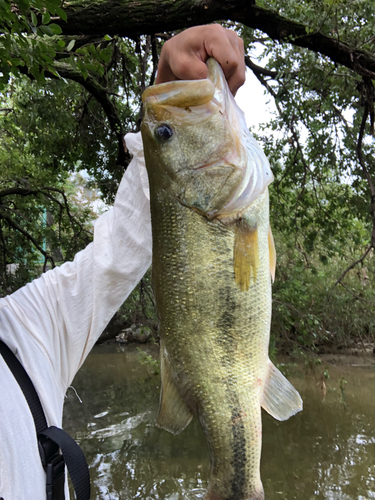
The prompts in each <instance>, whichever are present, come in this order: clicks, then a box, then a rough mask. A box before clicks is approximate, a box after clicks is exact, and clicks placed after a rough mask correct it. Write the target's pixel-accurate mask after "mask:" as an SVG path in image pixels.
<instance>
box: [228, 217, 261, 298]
mask: <svg viewBox="0 0 375 500" xmlns="http://www.w3.org/2000/svg"><path fill="white" fill-rule="evenodd" d="M233 263H234V276H235V280H236V283H237V284H238V285H239V286H240V288H241V291H243V292H246V291H247V290H248V289H249V287H250V284H251V283H252V282H253V283H255V281H256V278H257V270H258V266H259V246H258V231H257V228H256V226H255V227H250V226H249V224H248V223H247V222H246V220H245V219H241V220H240V221H238V222H237V227H236V234H235V238H234V252H233Z"/></svg>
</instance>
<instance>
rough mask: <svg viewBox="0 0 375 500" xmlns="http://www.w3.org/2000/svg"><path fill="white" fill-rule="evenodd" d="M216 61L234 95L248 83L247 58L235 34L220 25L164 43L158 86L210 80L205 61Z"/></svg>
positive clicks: (191, 31)
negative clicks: (171, 82) (246, 74)
mask: <svg viewBox="0 0 375 500" xmlns="http://www.w3.org/2000/svg"><path fill="white" fill-rule="evenodd" d="M209 57H214V58H215V59H216V60H217V61H218V63H219V64H220V65H221V67H222V68H223V71H224V74H225V77H226V79H227V81H228V85H229V88H230V90H231V92H232V94H233V95H236V92H237V90H238V89H239V88H240V87H241V85H243V84H244V82H245V70H246V67H245V54H244V45H243V41H242V39H241V38H240V37H239V36H238V35H237V33H236V32H234V31H232V30H229V29H225V28H223V27H222V26H220V25H219V24H210V25H207V26H194V27H193V28H189V29H187V30H185V31H183V32H182V33H180V34H178V35H176V36H174V37H172V38H171V39H170V40H168V41H167V42H165V44H164V46H163V48H162V51H161V54H160V60H159V67H158V73H157V77H156V80H155V83H165V82H170V81H173V80H195V79H197V80H198V79H201V78H207V75H208V70H207V66H206V64H205V63H206V61H207V59H208V58H209Z"/></svg>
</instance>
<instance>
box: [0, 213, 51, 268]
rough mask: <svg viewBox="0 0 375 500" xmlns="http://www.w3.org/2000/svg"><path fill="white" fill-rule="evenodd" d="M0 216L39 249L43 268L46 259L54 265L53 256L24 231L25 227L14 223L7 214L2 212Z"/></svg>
mask: <svg viewBox="0 0 375 500" xmlns="http://www.w3.org/2000/svg"><path fill="white" fill-rule="evenodd" d="M0 218H1V219H3V220H6V221H7V223H8V224H9V226H10V227H13V229H15V230H16V231H18V232H19V233H21V234H23V235H24V236H25V237H26V238H27V239H28V240H30V241H31V242H32V244H33V245H34V246H35V248H37V249H38V250H39V252H40V253H41V254H42V255H43V257H44V259H45V264H44V266H43V267H44V269H45V267H46V262H47V260H50V261H51V264H52V267H55V261H54V260H53V257H52V256H51V255H48V253H47V252H46V251H45V250H43V248H42V247H41V246H40V245H39V243H38V242H37V241H36V239H35V238H34V237H33V236H31V234H30V233H28V232H27V231H25V229H23V228H22V227H21V226H19V225H18V224H16V223H15V222H14V220H13V219H12V218H11V217H9V216H8V215H5V214H4V213H2V214H0Z"/></svg>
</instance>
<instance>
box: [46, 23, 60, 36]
mask: <svg viewBox="0 0 375 500" xmlns="http://www.w3.org/2000/svg"><path fill="white" fill-rule="evenodd" d="M49 27H50V29H51V31H52V33H53V34H54V35H61V33H62V29H61V26H59V25H58V24H55V23H52V24H49Z"/></svg>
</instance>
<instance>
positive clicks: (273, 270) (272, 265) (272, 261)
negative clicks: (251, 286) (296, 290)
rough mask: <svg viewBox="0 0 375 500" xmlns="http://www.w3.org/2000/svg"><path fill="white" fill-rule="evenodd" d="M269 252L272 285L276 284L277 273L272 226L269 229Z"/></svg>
mask: <svg viewBox="0 0 375 500" xmlns="http://www.w3.org/2000/svg"><path fill="white" fill-rule="evenodd" d="M268 251H269V256H270V273H271V278H272V283H274V282H275V273H276V248H275V242H274V239H273V234H272V231H271V226H269V228H268Z"/></svg>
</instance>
